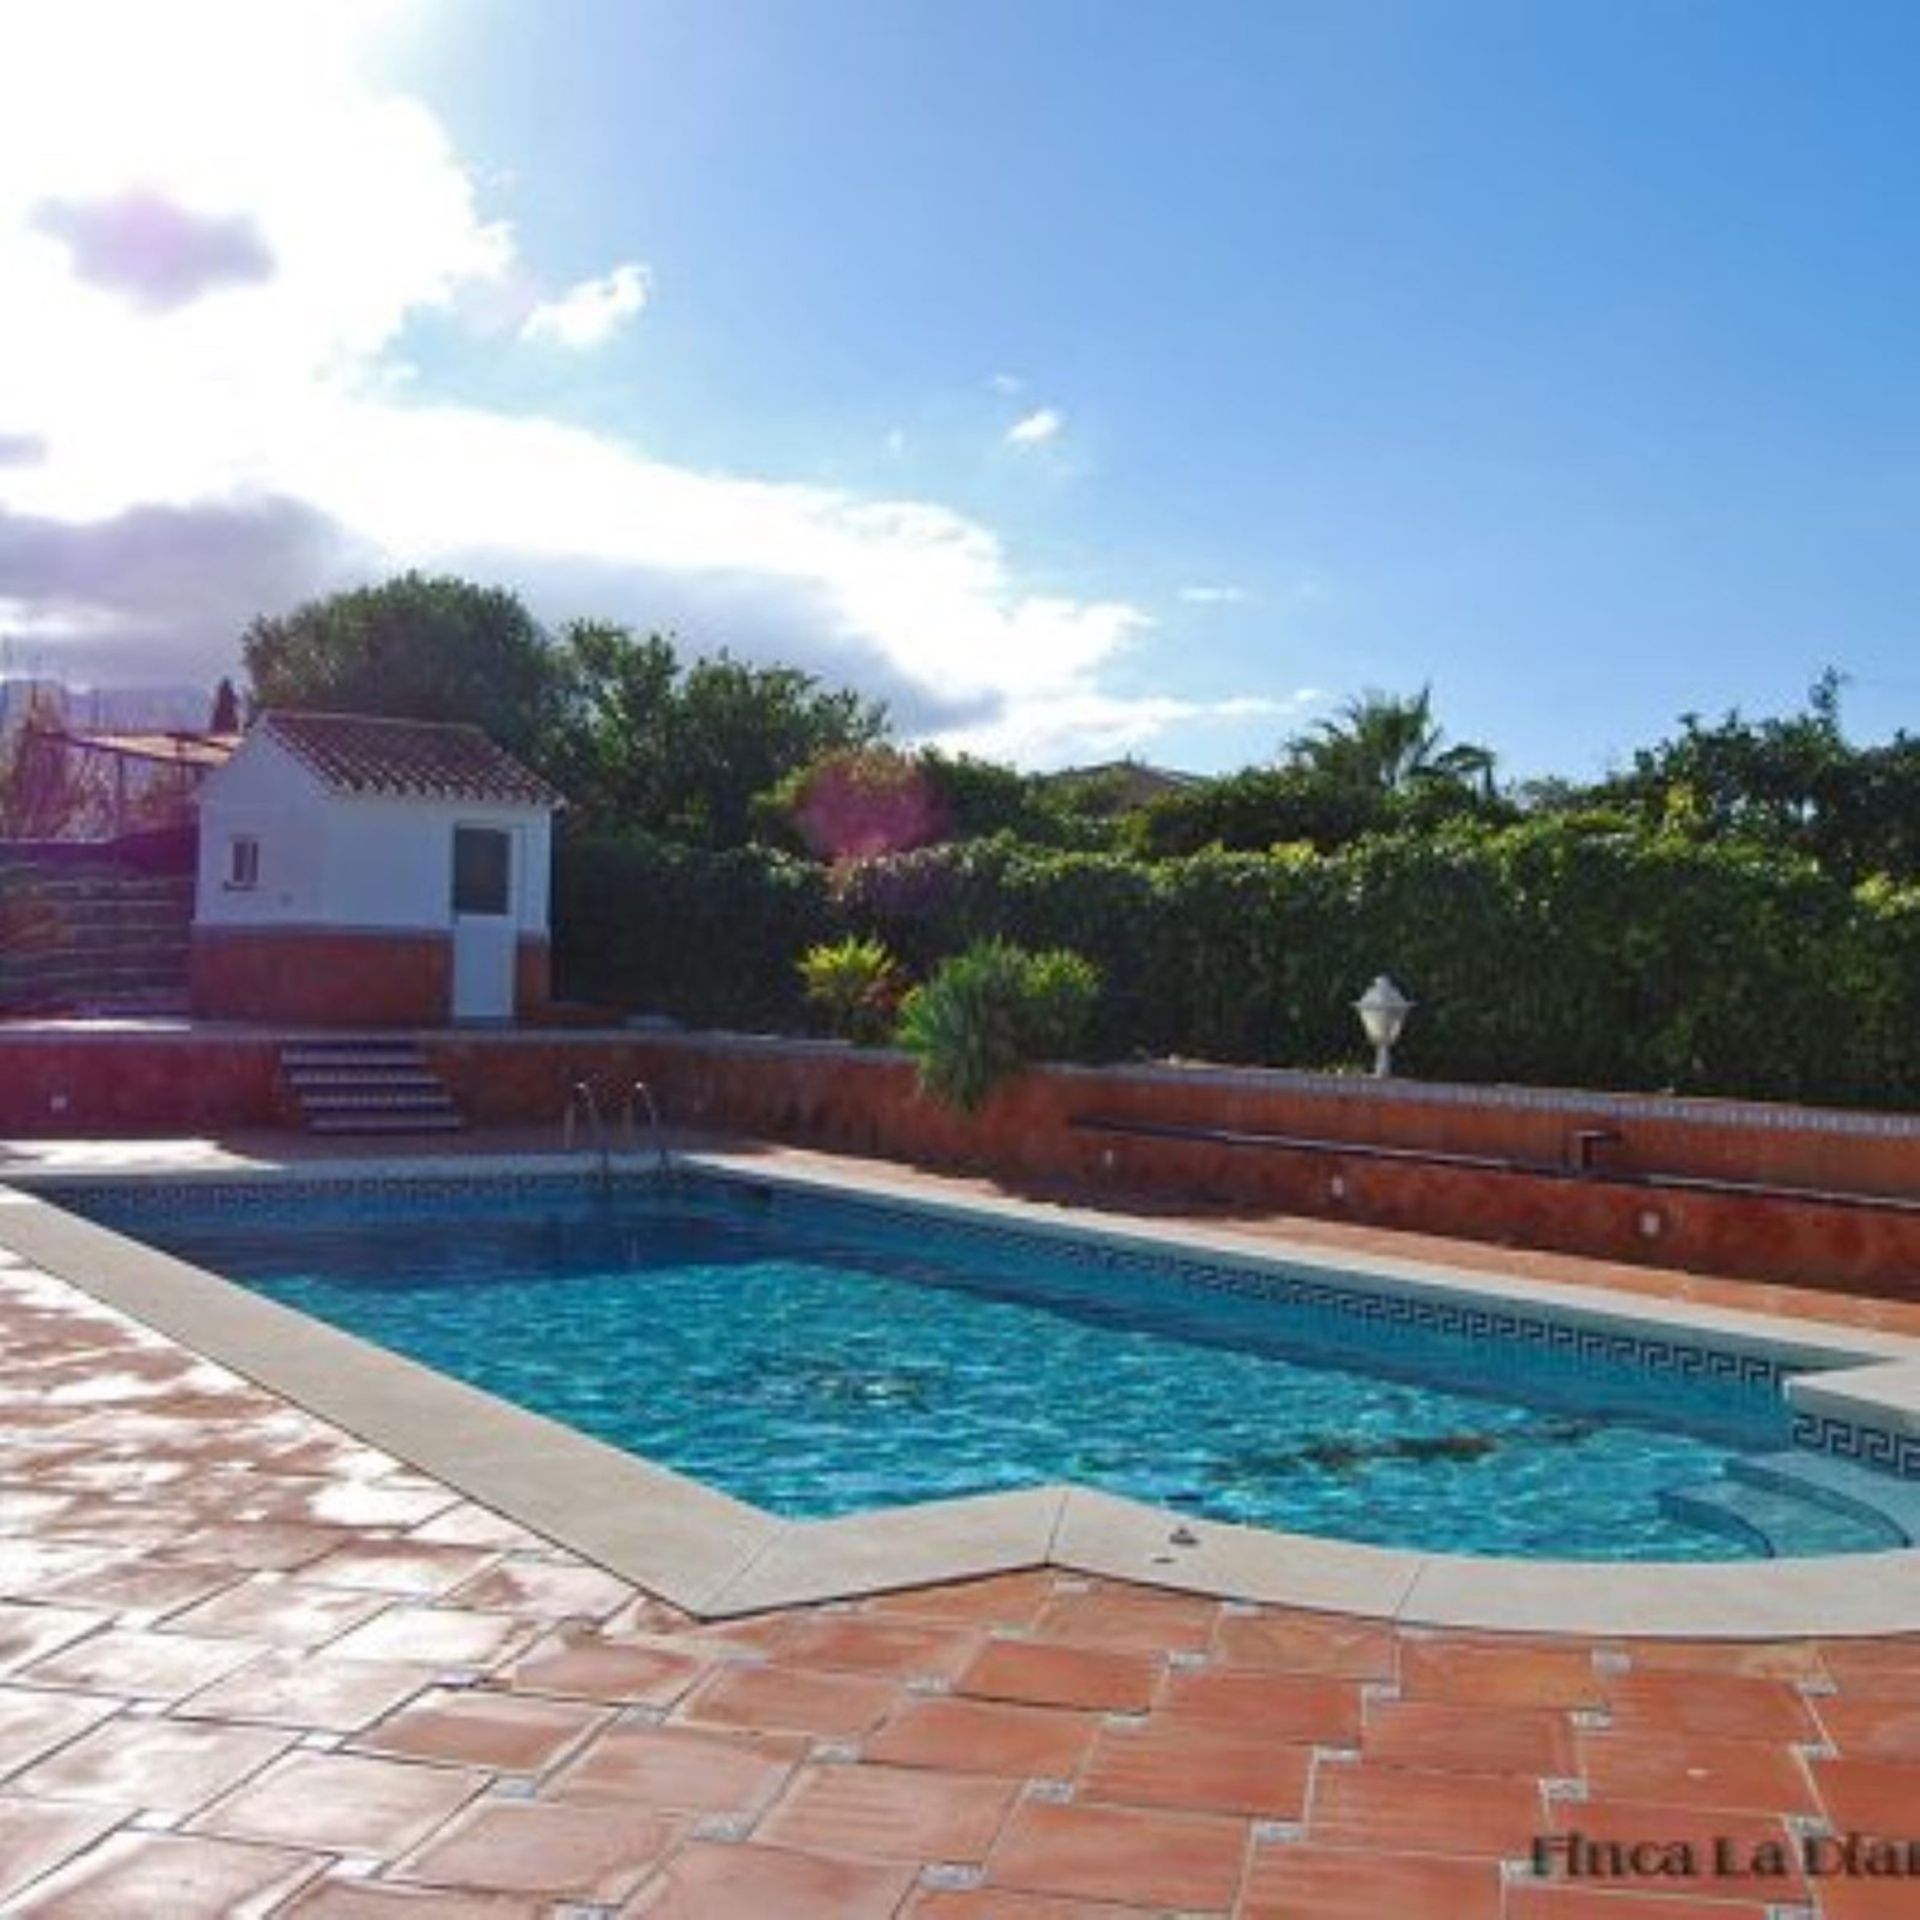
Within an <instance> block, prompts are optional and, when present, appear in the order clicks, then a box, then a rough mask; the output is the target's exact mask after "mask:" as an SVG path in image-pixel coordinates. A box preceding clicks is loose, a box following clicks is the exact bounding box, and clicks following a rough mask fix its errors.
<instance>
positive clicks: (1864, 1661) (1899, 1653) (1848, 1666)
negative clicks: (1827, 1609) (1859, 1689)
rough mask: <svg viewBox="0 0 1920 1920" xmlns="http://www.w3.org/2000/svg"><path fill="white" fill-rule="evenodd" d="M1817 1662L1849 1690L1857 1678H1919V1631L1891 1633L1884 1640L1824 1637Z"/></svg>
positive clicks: (1877, 1680) (1844, 1688) (1879, 1680)
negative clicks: (1913, 1632)
mask: <svg viewBox="0 0 1920 1920" xmlns="http://www.w3.org/2000/svg"><path fill="white" fill-rule="evenodd" d="M1819 1651H1820V1664H1821V1666H1822V1667H1823V1668H1824V1669H1825V1670H1826V1672H1827V1673H1829V1674H1831V1675H1832V1677H1833V1678H1834V1679H1835V1680H1837V1681H1838V1682H1839V1683H1840V1686H1841V1688H1842V1690H1843V1691H1845V1690H1849V1689H1850V1688H1851V1686H1852V1683H1853V1682H1854V1681H1856V1680H1870V1681H1873V1682H1875V1683H1876V1684H1877V1683H1879V1682H1881V1681H1883V1680H1890V1679H1891V1680H1914V1679H1920V1634H1904V1635H1895V1636H1891V1637H1889V1638H1887V1639H1884V1640H1823V1641H1821V1642H1820V1643H1819Z"/></svg>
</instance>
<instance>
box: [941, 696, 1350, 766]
mask: <svg viewBox="0 0 1920 1920" xmlns="http://www.w3.org/2000/svg"><path fill="white" fill-rule="evenodd" d="M1321 698H1323V696H1322V695H1320V694H1319V693H1317V692H1316V691H1314V690H1313V689H1311V688H1303V689H1302V690H1301V691H1300V692H1298V693H1293V694H1289V695H1287V696H1286V697H1285V698H1284V699H1279V700H1273V699H1265V698H1260V697H1256V696H1253V695H1236V696H1234V697H1233V698H1231V699H1226V700H1182V699H1177V698H1174V697H1172V696H1170V695H1157V694H1156V695H1139V696H1131V697H1129V696H1126V695H1119V694H1106V693H1100V692H1097V691H1094V690H1092V689H1077V690H1074V691H1070V692H1064V693H1059V694H1052V695H1047V696H1043V697H1040V698H1037V699H1032V700H1025V701H1022V702H1021V703H1020V704H1019V705H1018V706H1017V707H1013V708H1011V709H1009V710H1008V711H1007V712H1006V713H1005V714H1002V715H1000V716H998V717H997V718H995V719H994V720H991V721H988V722H985V723H983V724H979V725H974V726H960V727H952V728H949V729H947V731H946V732H945V733H944V734H943V735H942V736H941V739H942V744H943V745H945V746H948V747H951V748H953V749H955V750H956V751H959V752H965V753H978V754H985V755H988V756H990V757H992V758H996V759H1010V760H1018V761H1019V762H1021V763H1022V764H1023V765H1026V766H1032V767H1042V768H1053V767H1063V766H1074V765H1078V764H1081V763H1084V762H1089V761H1100V760H1111V759H1116V758H1119V757H1120V756H1122V755H1125V754H1130V753H1136V752H1138V751H1139V749H1140V748H1142V747H1144V746H1147V745H1149V744H1150V743H1151V742H1153V741H1155V740H1157V739H1159V738H1160V737H1161V736H1162V735H1164V734H1166V733H1167V732H1169V731H1170V730H1172V729H1173V728H1175V727H1179V728H1182V729H1192V728H1194V727H1204V726H1211V725H1227V724H1230V723H1232V722H1234V721H1239V720H1263V719H1264V720H1274V721H1283V720H1292V719H1297V718H1298V717H1299V716H1300V714H1301V713H1302V712H1304V711H1305V710H1307V709H1308V708H1310V707H1311V706H1312V705H1314V704H1315V703H1316V702H1317V701H1319V700H1320V699H1321Z"/></svg>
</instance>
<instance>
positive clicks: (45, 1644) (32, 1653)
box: [0, 1602, 107, 1674]
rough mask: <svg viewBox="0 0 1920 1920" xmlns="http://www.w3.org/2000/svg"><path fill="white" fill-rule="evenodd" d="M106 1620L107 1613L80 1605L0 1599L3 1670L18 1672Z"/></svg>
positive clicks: (1, 1670)
mask: <svg viewBox="0 0 1920 1920" xmlns="http://www.w3.org/2000/svg"><path fill="white" fill-rule="evenodd" d="M106 1623H107V1615H105V1614H103V1613H90V1612H85V1611H83V1610H82V1609H81V1608H78V1607H44V1606H40V1607H35V1606H16V1605H12V1604H8V1603H4V1602H0V1674H16V1673H18V1672H19V1671H20V1669H21V1668H23V1667H27V1666H31V1665H32V1664H33V1663H34V1662H35V1661H37V1660H41V1659H44V1658H45V1657H46V1656H47V1655H49V1654H51V1653H53V1652H55V1651H56V1650H57V1649H59V1648H61V1647H65V1646H70V1645H71V1644H72V1643H73V1642H74V1641H76V1640H79V1639H81V1638H83V1637H84V1636H85V1635H87V1634H90V1633H92V1632H93V1631H94V1630H95V1629H96V1628H98V1627H103V1626H105V1625H106Z"/></svg>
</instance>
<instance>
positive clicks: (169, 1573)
mask: <svg viewBox="0 0 1920 1920" xmlns="http://www.w3.org/2000/svg"><path fill="white" fill-rule="evenodd" d="M242 1578H243V1575H242V1574H241V1573H240V1571H239V1570H238V1569H237V1568H234V1567H213V1566H202V1565H199V1564H197V1563H196V1562H193V1561H186V1562H181V1563H178V1564H175V1563H170V1562H168V1561H165V1560H145V1559H137V1560H127V1559H115V1560H109V1561H107V1562H106V1563H105V1564H104V1565H100V1566H96V1567H94V1568H92V1569H90V1570H89V1571H87V1572H84V1573H75V1574H69V1575H68V1576H67V1577H66V1578H65V1579H64V1580H62V1581H61V1582H60V1583H59V1585H58V1586H57V1587H55V1588H53V1589H51V1590H50V1591H49V1593H48V1595H47V1597H48V1598H49V1599H51V1600H58V1601H59V1602H61V1604H63V1605H66V1606H73V1607H98V1608H100V1609H101V1610H103V1611H104V1612H107V1613H111V1614H114V1615H116V1616H124V1615H128V1614H136V1615H139V1616H141V1617H140V1619H139V1620H138V1621H137V1622H127V1621H123V1624H139V1625H146V1626H150V1625H152V1624H153V1622H154V1621H155V1620H159V1619H166V1618H168V1617H170V1616H172V1615H175V1614H177V1613H179V1612H180V1611H181V1610H182V1609H183V1608H186V1607H190V1606H192V1605H194V1603H195V1602H196V1601H200V1600H206V1599H209V1598H211V1597H212V1596H213V1595H214V1594H216V1593H219V1592H220V1591H221V1590H222V1589H223V1588H226V1587H230V1586H232V1585H234V1584H235V1583H236V1582H237V1581H239V1580H240V1579H242Z"/></svg>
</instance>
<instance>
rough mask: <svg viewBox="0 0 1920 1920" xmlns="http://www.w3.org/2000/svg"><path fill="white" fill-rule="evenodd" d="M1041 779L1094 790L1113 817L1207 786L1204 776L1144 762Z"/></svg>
mask: <svg viewBox="0 0 1920 1920" xmlns="http://www.w3.org/2000/svg"><path fill="white" fill-rule="evenodd" d="M1042 778H1043V779H1044V780H1045V781H1046V782H1047V784H1048V785H1050V786H1062V787H1065V786H1074V787H1082V788H1087V789H1091V790H1093V791H1095V792H1097V793H1099V794H1100V795H1101V796H1102V797H1103V798H1106V799H1107V801H1108V804H1109V807H1110V809H1111V811H1113V812H1114V813H1131V812H1133V811H1134V810H1135V809H1136V808H1139V807H1147V806H1151V805H1152V804H1153V803H1154V801H1156V800H1163V799H1165V798H1166V796H1167V795H1168V794H1170V793H1190V792H1192V790H1193V789H1194V788H1195V787H1203V786H1205V785H1206V780H1205V778H1204V776H1202V775H1200V774H1197V773H1180V772H1177V771H1176V770H1175V769H1174V768H1172V767H1153V766H1149V765H1148V764H1147V763H1146V761H1144V760H1102V761H1100V762H1099V763H1098V764H1097V765H1095V766H1090V767H1063V768H1061V770H1060V771H1059V772H1058V773H1049V774H1045V775H1043V776H1042Z"/></svg>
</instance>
